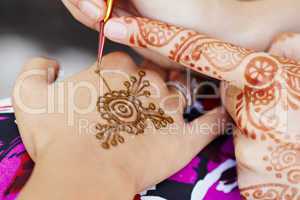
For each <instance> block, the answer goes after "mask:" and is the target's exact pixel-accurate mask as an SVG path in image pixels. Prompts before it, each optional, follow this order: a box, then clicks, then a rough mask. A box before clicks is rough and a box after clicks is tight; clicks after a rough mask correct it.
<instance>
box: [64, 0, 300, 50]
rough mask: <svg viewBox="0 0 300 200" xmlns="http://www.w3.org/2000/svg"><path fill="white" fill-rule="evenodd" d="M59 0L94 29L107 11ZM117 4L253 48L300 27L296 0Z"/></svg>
mask: <svg viewBox="0 0 300 200" xmlns="http://www.w3.org/2000/svg"><path fill="white" fill-rule="evenodd" d="M62 2H63V3H64V4H65V5H66V7H67V8H68V9H69V11H70V12H71V13H72V15H73V16H74V17H75V18H76V19H77V20H78V21H80V22H81V23H83V24H84V25H86V26H88V27H91V28H93V29H97V28H98V27H97V21H99V20H100V19H102V18H103V15H104V13H105V11H106V4H105V2H104V1H103V0H86V1H83V0H62ZM88 3H90V4H88ZM116 7H117V9H115V14H116V15H118V16H122V15H124V14H125V13H127V14H131V15H134V16H137V15H139V16H143V17H147V18H151V19H156V20H161V21H164V22H167V23H171V24H174V25H177V26H180V27H185V28H190V29H193V30H196V31H199V32H201V33H205V34H208V35H211V36H213V37H216V38H220V39H222V40H224V41H228V42H231V43H234V44H236V45H240V46H242V47H246V48H253V49H256V50H265V49H266V48H267V47H268V46H269V44H270V38H273V37H274V36H275V35H276V34H278V33H281V32H286V31H295V32H297V31H300V30H299V24H298V21H299V15H298V10H299V8H300V2H299V1H298V0H287V1H280V0H275V1H249V2H248V1H238V0H228V1H223V0H210V1H206V0H184V1H176V3H174V1H172V0H163V1H161V0H152V1H149V0H131V1H129V0H116ZM250 13H251V14H250ZM253 13H255V14H254V15H252V14H253ZM274 13H277V14H274ZM279 13H280V14H279Z"/></svg>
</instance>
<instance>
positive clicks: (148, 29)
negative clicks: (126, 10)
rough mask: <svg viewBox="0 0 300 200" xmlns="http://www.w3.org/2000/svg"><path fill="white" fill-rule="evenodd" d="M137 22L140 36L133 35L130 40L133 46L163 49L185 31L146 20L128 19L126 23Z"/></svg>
mask: <svg viewBox="0 0 300 200" xmlns="http://www.w3.org/2000/svg"><path fill="white" fill-rule="evenodd" d="M133 21H134V22H136V23H137V24H138V27H139V34H138V35H132V36H131V38H130V42H131V44H134V45H138V46H141V47H147V46H148V45H150V46H155V47H163V46H165V45H167V44H168V43H170V41H172V40H173V39H174V38H175V37H176V36H177V35H178V34H179V33H180V32H181V31H182V30H183V29H182V28H178V27H176V26H171V25H168V24H165V23H162V22H159V21H153V20H150V19H145V18H137V20H135V19H134V18H132V17H126V18H125V22H127V23H133Z"/></svg>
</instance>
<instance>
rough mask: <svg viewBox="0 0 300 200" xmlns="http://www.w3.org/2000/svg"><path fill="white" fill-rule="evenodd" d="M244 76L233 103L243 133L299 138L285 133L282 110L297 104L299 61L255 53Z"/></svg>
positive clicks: (299, 98) (285, 138) (299, 101)
mask: <svg viewBox="0 0 300 200" xmlns="http://www.w3.org/2000/svg"><path fill="white" fill-rule="evenodd" d="M245 80H246V85H245V87H244V91H243V92H242V93H241V94H240V95H238V96H237V103H236V118H237V124H238V126H239V128H240V129H241V130H243V133H244V134H245V135H247V136H250V138H252V139H256V138H258V136H259V138H260V139H263V140H265V139H266V136H267V135H268V136H269V137H270V138H271V139H273V140H275V141H276V142H282V141H286V142H287V141H290V142H292V143H293V142H295V140H299V138H298V137H299V135H295V134H290V135H289V136H287V134H286V133H287V132H288V130H287V128H288V127H287V119H286V118H285V117H286V116H285V115H284V113H286V112H287V111H288V110H298V109H299V108H300V107H299V105H300V65H299V64H297V62H295V61H293V60H290V59H286V58H278V57H275V56H268V55H265V56H256V57H254V58H253V59H252V60H250V61H249V63H248V64H247V66H246V69H245ZM249 122H250V123H249Z"/></svg>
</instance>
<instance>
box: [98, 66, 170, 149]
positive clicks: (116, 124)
mask: <svg viewBox="0 0 300 200" xmlns="http://www.w3.org/2000/svg"><path fill="white" fill-rule="evenodd" d="M138 75H139V77H138V78H136V77H135V76H131V77H130V81H126V82H124V87H125V89H124V90H110V91H109V92H107V93H105V94H104V95H103V96H101V97H99V100H98V103H97V108H98V112H99V113H100V115H101V117H102V119H104V120H105V121H106V122H107V123H106V124H101V123H99V124H97V126H96V129H97V131H98V132H97V135H96V137H97V138H98V139H99V140H100V141H102V147H103V148H104V149H109V148H110V147H111V146H117V145H118V144H122V143H124V142H125V138H124V137H123V136H122V135H121V133H128V134H132V135H140V134H143V133H144V131H145V129H146V127H147V121H148V120H149V121H151V122H152V124H153V125H154V127H155V128H156V129H161V128H164V127H167V125H168V124H172V123H174V120H173V119H172V117H170V116H167V115H166V114H165V112H164V111H163V110H162V109H161V108H158V107H157V106H156V105H155V104H154V103H150V104H149V105H148V106H146V107H145V106H144V105H143V102H142V100H141V97H150V96H151V92H150V91H149V90H147V88H148V87H149V86H150V82H149V81H148V80H143V79H144V77H145V75H146V73H145V72H144V71H140V72H139V73H138Z"/></svg>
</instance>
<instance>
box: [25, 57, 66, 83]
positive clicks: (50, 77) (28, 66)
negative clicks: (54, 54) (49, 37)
mask: <svg viewBox="0 0 300 200" xmlns="http://www.w3.org/2000/svg"><path fill="white" fill-rule="evenodd" d="M59 69H60V64H59V62H58V61H57V60H54V59H51V58H46V57H38V58H33V59H31V60H29V61H27V62H26V63H25V65H24V67H23V70H22V71H23V72H22V73H24V72H26V73H30V71H32V73H35V72H34V71H35V70H43V71H45V74H47V83H48V84H51V83H53V82H54V81H55V80H56V79H57V77H58V73H59Z"/></svg>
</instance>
